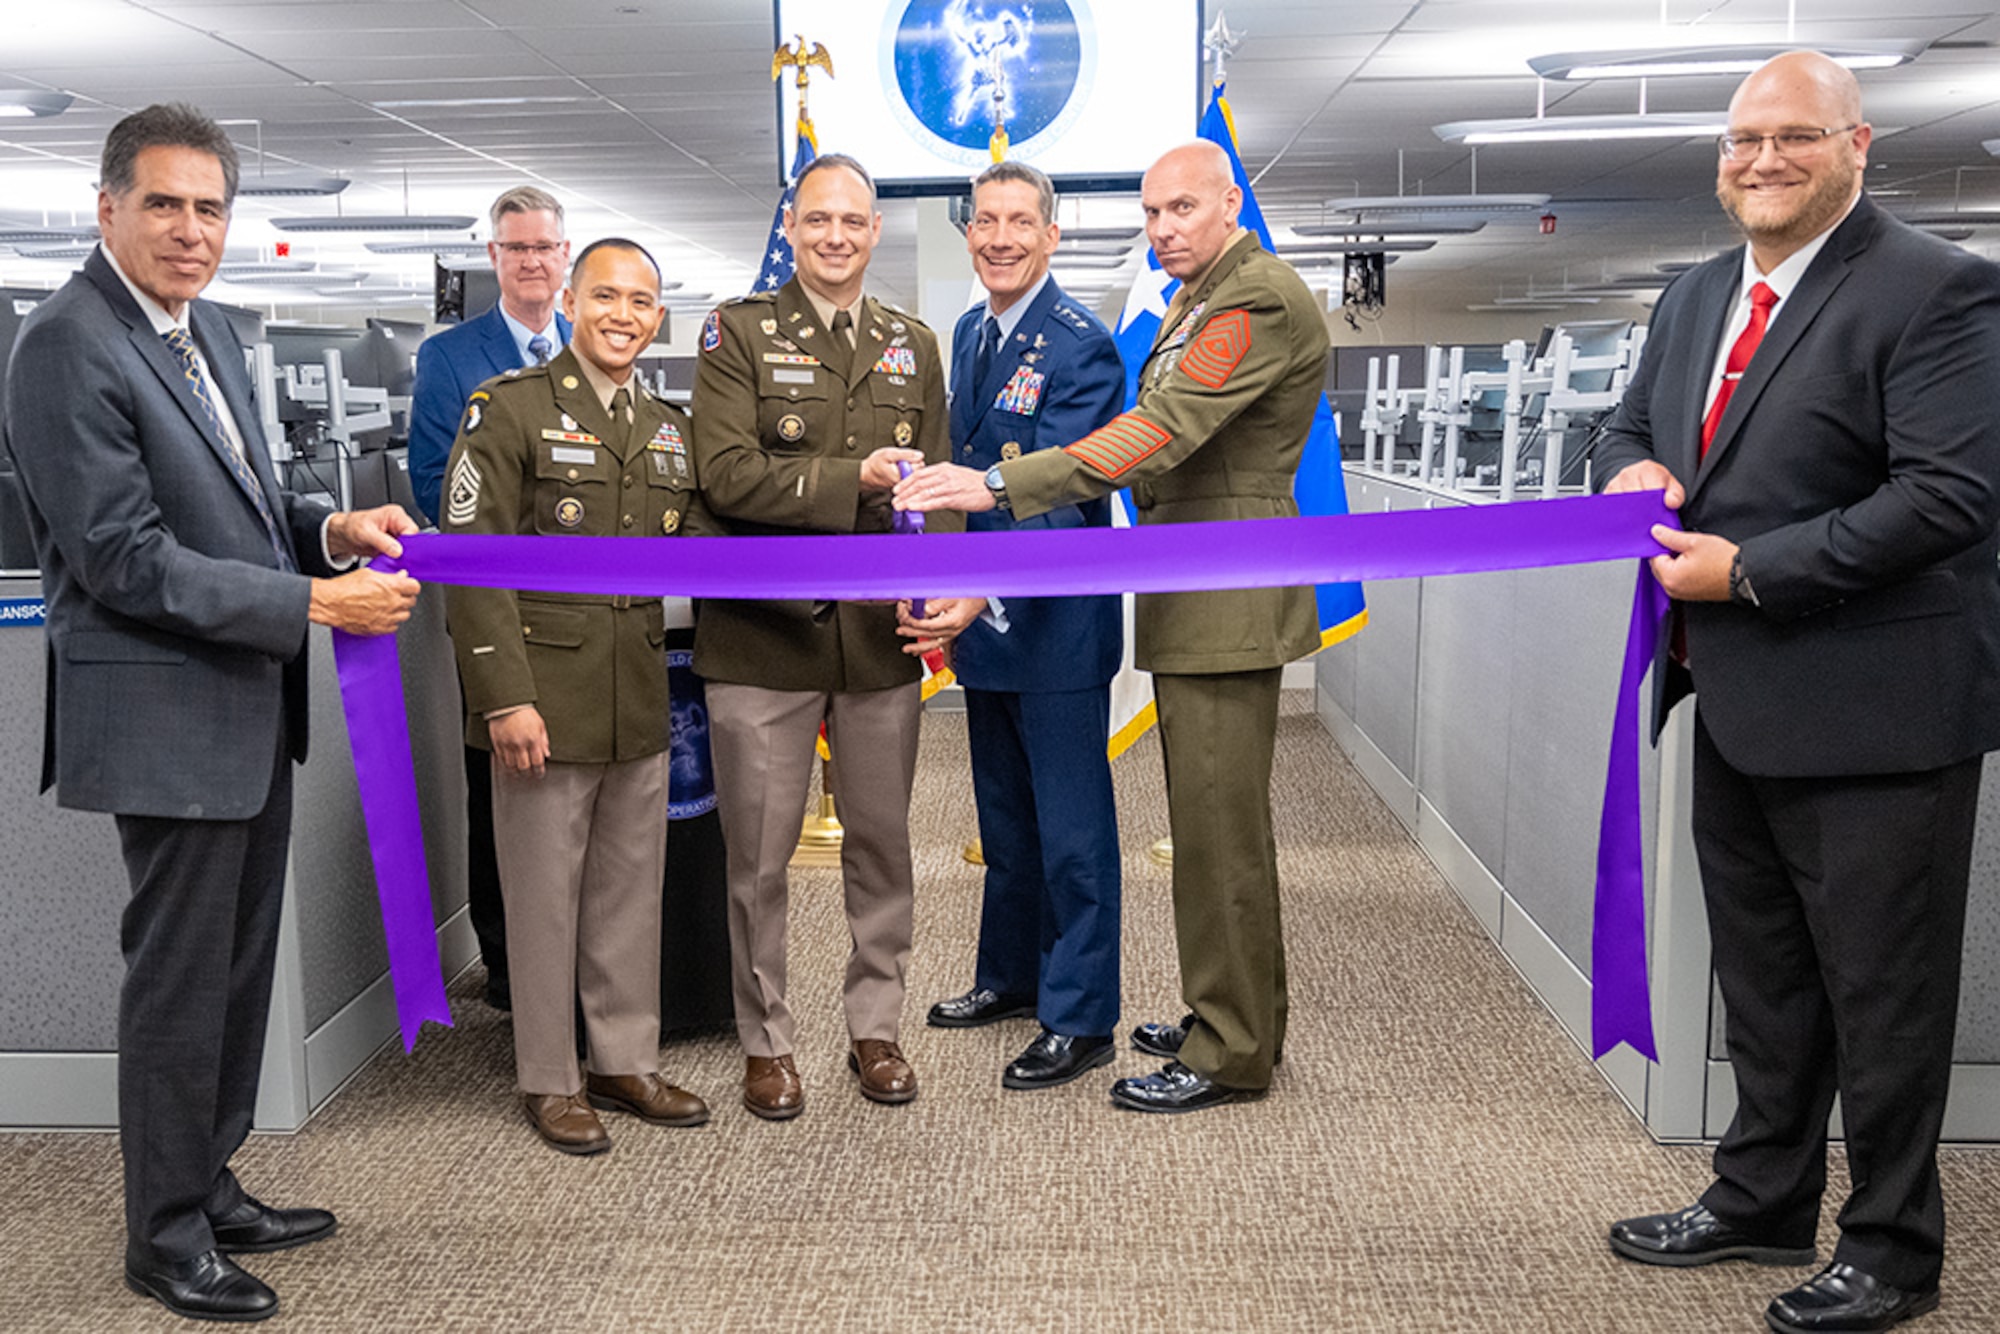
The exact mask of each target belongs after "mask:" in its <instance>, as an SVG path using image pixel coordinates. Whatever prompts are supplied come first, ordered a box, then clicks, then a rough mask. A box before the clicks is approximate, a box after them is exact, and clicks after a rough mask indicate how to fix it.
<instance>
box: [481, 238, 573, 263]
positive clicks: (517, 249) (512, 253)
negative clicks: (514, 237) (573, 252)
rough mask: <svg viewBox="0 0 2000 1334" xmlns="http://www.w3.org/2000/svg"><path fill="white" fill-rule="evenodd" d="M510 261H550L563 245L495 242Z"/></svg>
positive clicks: (542, 242) (540, 242)
mask: <svg viewBox="0 0 2000 1334" xmlns="http://www.w3.org/2000/svg"><path fill="white" fill-rule="evenodd" d="M493 244H494V245H496V246H499V247H500V249H501V250H502V251H504V252H505V253H506V255H507V256H508V257H509V258H510V259H543V260H545V259H550V258H553V257H554V255H555V253H556V252H557V251H558V250H561V249H562V246H561V245H551V244H549V243H548V242H547V241H495V242H494V243H493Z"/></svg>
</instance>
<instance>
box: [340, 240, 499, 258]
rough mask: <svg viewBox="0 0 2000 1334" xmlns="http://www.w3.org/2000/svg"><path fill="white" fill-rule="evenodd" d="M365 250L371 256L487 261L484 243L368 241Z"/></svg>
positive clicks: (364, 246) (364, 244) (365, 243)
mask: <svg viewBox="0 0 2000 1334" xmlns="http://www.w3.org/2000/svg"><path fill="white" fill-rule="evenodd" d="M363 249H365V250H367V251H368V253H369V254H371V255H436V256H437V257H438V258H439V259H450V258H452V257H454V256H457V257H461V258H465V259H485V258H486V242H484V241H368V242H364V243H363Z"/></svg>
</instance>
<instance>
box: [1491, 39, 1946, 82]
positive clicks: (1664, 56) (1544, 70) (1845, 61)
mask: <svg viewBox="0 0 2000 1334" xmlns="http://www.w3.org/2000/svg"><path fill="white" fill-rule="evenodd" d="M1929 45H1930V43H1929V42H1927V41H1921V40H1915V39H1912V40H1908V41H1902V40H1897V41H1879V42H1836V43H1833V44H1831V45H1827V46H1817V47H1813V46H1804V45H1788V44H1783V43H1748V42H1746V43H1735V44H1718V45H1713V46H1666V47H1657V48H1651V49H1649V48H1646V47H1635V48H1630V49H1626V50H1617V51H1565V52H1561V53H1558V54H1556V55H1550V56H1535V57H1533V58H1531V59H1530V60H1529V61H1528V68H1529V69H1531V70H1533V71H1534V72H1535V73H1537V74H1539V75H1541V76H1542V77H1543V78H1544V79H1569V80H1576V79H1664V78H1671V77H1673V76H1675V75H1680V74H1748V73H1749V72H1750V71H1751V70H1754V69H1756V68H1757V67H1758V66H1759V65H1762V64H1763V63H1764V62H1765V61H1767V60H1770V59H1772V58H1773V57H1775V56H1781V55H1784V54H1785V53H1786V52H1788V51H1808V50H1813V51H1818V52H1820V53H1821V54H1822V55H1825V56H1826V57H1827V58H1829V59H1830V60H1832V61H1834V62H1835V63H1836V64H1840V65H1845V66H1846V67H1847V68H1849V69H1891V68H1893V67H1895V66H1897V65H1906V64H1908V63H1909V62H1910V61H1912V60H1915V59H1916V58H1917V57H1918V56H1920V55H1922V54H1923V53H1924V48H1926V47H1928V46H1929Z"/></svg>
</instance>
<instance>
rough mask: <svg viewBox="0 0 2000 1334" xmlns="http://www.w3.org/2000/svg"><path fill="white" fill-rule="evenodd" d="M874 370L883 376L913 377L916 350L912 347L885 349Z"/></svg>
mask: <svg viewBox="0 0 2000 1334" xmlns="http://www.w3.org/2000/svg"><path fill="white" fill-rule="evenodd" d="M875 369H876V370H877V371H879V372H880V373H882V374H884V375H915V374H916V373H917V350H916V349H915V348H913V347H885V348H883V349H882V356H881V358H880V359H879V360H878V361H876V363H875Z"/></svg>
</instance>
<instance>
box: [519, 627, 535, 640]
mask: <svg viewBox="0 0 2000 1334" xmlns="http://www.w3.org/2000/svg"><path fill="white" fill-rule="evenodd" d="M533 633H535V627H534V626H532V625H524V626H522V627H521V637H522V638H523V639H526V638H527V637H528V636H529V635H531V634H533Z"/></svg>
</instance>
